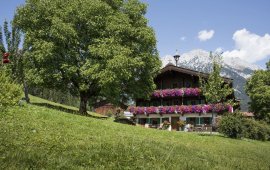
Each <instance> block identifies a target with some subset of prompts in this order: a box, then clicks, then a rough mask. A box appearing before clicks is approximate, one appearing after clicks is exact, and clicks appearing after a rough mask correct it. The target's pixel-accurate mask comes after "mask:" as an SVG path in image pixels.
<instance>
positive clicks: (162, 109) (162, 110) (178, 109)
mask: <svg viewBox="0 0 270 170" xmlns="http://www.w3.org/2000/svg"><path fill="white" fill-rule="evenodd" d="M129 111H130V112H131V113H133V114H135V115H137V114H138V115H142V114H145V115H149V114H161V115H162V114H185V113H210V112H215V113H222V112H233V107H232V106H231V105H228V104H222V103H218V104H209V105H180V106H178V105H177V106H158V107H155V106H150V107H131V108H130V110H129Z"/></svg>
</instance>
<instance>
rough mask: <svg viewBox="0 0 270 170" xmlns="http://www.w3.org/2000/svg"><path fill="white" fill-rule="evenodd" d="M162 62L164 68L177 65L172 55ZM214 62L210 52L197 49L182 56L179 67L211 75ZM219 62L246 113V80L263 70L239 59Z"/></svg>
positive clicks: (247, 100) (247, 98)
mask: <svg viewBox="0 0 270 170" xmlns="http://www.w3.org/2000/svg"><path fill="white" fill-rule="evenodd" d="M161 61H162V66H163V67H164V66H165V65H167V64H168V63H169V62H171V63H173V64H175V61H174V58H173V56H171V55H167V56H165V57H163V58H161ZM212 61H213V60H212V59H211V58H210V56H209V52H207V51H204V50H201V49H197V50H192V51H190V52H187V53H184V54H182V55H181V57H180V59H179V61H178V65H179V66H180V67H185V68H190V69H193V70H197V71H201V72H205V73H209V72H211V70H212V64H213V62H212ZM217 61H218V62H219V63H220V64H221V65H222V70H221V75H222V76H225V77H228V78H232V79H233V86H234V93H235V96H236V98H238V99H241V109H242V110H245V111H246V110H247V109H248V102H249V97H248V96H247V94H246V93H245V90H244V86H245V83H246V79H247V78H249V77H250V76H251V74H252V73H253V72H254V71H255V70H258V69H261V68H260V67H259V66H257V65H254V64H250V63H247V62H246V61H243V60H241V59H240V58H237V57H236V58H220V59H218V60H217Z"/></svg>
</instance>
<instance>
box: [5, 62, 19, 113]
mask: <svg viewBox="0 0 270 170" xmlns="http://www.w3.org/2000/svg"><path fill="white" fill-rule="evenodd" d="M0 88H1V90H0V111H1V112H2V111H5V110H6V109H7V108H8V107H10V106H14V105H16V104H18V102H19V100H20V98H21V97H22V90H21V87H20V86H19V85H18V84H16V83H15V82H14V81H12V80H11V78H10V77H9V76H8V74H7V73H6V71H5V69H4V68H1V66H0Z"/></svg>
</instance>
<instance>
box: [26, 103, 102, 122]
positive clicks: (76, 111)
mask: <svg viewBox="0 0 270 170" xmlns="http://www.w3.org/2000/svg"><path fill="white" fill-rule="evenodd" d="M31 104H32V105H36V106H40V107H46V108H50V109H54V110H58V111H62V112H66V113H71V114H75V115H80V116H86V117H92V118H96V119H106V118H107V117H105V116H104V117H102V116H94V115H90V114H87V115H82V114H80V113H79V111H78V110H74V109H68V108H65V107H62V106H56V105H52V104H49V103H31Z"/></svg>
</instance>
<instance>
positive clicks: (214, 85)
mask: <svg viewBox="0 0 270 170" xmlns="http://www.w3.org/2000/svg"><path fill="white" fill-rule="evenodd" d="M210 57H211V58H212V59H213V70H212V72H211V73H210V75H209V77H208V79H207V80H205V79H202V78H200V86H201V89H202V92H203V95H204V96H205V101H206V103H208V104H216V103H225V102H229V103H230V104H232V105H233V103H232V101H228V100H227V97H228V96H229V95H231V94H232V93H233V89H232V88H231V87H230V85H229V84H228V83H225V82H224V78H222V77H221V76H220V71H221V66H220V65H219V64H218V62H217V58H221V56H219V55H217V56H212V52H210ZM213 116H214V113H213V111H212V129H213ZM211 133H212V131H211Z"/></svg>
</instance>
